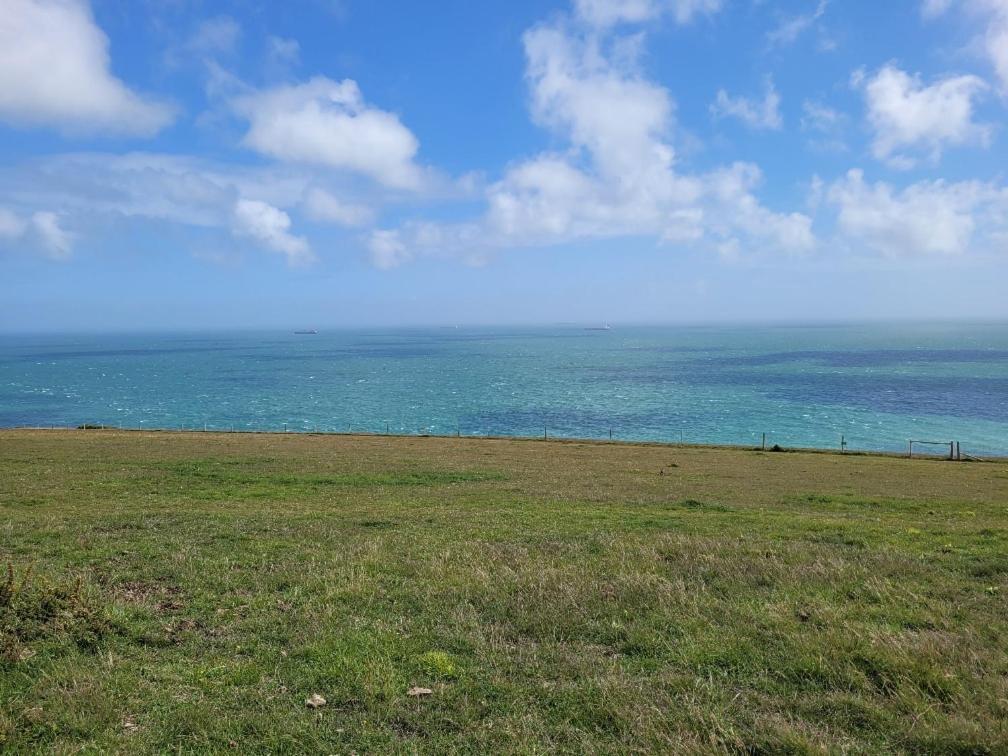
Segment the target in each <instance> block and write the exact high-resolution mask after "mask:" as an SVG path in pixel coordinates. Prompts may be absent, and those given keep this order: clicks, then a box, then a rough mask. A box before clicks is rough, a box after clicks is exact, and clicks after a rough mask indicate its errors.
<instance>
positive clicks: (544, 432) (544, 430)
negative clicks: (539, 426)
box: [543, 425, 546, 441]
mask: <svg viewBox="0 0 1008 756" xmlns="http://www.w3.org/2000/svg"><path fill="white" fill-rule="evenodd" d="M545 440H546V426H545V425H544V426H543V441H545Z"/></svg>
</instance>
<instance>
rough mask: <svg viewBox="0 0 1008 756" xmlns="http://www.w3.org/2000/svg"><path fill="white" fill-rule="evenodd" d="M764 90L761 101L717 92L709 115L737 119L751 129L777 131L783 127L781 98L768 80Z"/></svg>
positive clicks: (721, 91) (722, 91) (720, 91)
mask: <svg viewBox="0 0 1008 756" xmlns="http://www.w3.org/2000/svg"><path fill="white" fill-rule="evenodd" d="M765 90H766V91H765V93H764V95H763V99H762V100H753V99H749V98H747V97H731V96H729V95H728V93H727V92H725V91H724V90H723V89H721V90H718V93H717V99H715V100H714V102H713V104H712V105H711V113H712V114H713V115H714V116H715V117H716V118H727V117H730V118H738V119H739V120H740V121H742V123H744V124H746V125H747V126H748V127H749V128H751V129H759V130H767V129H768V130H778V129H780V128H782V127H783V126H784V119H783V118H782V117H781V114H780V102H781V98H780V95H779V94H778V93H777V90H776V88H774V85H773V81H771V80H770V79H767V81H766V86H765Z"/></svg>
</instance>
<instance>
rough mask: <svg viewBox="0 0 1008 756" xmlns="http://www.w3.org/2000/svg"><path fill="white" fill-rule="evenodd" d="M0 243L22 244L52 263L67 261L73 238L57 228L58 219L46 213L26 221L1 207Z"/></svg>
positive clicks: (33, 215)
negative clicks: (53, 261) (12, 242)
mask: <svg viewBox="0 0 1008 756" xmlns="http://www.w3.org/2000/svg"><path fill="white" fill-rule="evenodd" d="M0 241H8V242H11V241H14V242H25V243H27V244H28V245H29V247H31V248H34V249H36V250H37V251H40V252H41V253H42V254H43V255H45V256H46V257H48V258H50V259H52V260H66V259H68V258H69V257H70V255H71V254H72V252H73V235H72V234H70V233H68V232H67V231H66V230H64V229H63V228H62V226H61V225H60V216H59V215H57V214H56V213H54V212H50V211H48V210H39V211H37V212H35V213H32V215H31V216H29V217H28V218H27V219H25V218H22V217H20V216H19V215H17V214H16V213H14V212H12V211H10V210H8V209H6V208H4V207H0Z"/></svg>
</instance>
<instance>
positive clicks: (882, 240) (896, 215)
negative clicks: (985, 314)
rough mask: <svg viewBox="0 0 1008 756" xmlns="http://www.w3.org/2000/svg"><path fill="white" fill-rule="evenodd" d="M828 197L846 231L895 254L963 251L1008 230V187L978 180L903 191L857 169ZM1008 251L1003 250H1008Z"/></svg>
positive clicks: (913, 186) (937, 183) (914, 186)
mask: <svg viewBox="0 0 1008 756" xmlns="http://www.w3.org/2000/svg"><path fill="white" fill-rule="evenodd" d="M827 199H828V201H829V202H830V203H832V204H833V205H834V206H835V207H836V208H837V225H838V229H839V230H840V232H841V233H842V234H843V235H844V236H845V237H846V238H847V239H849V240H850V241H853V242H854V243H856V244H857V245H863V246H866V247H868V248H869V249H872V250H874V251H876V252H879V253H881V254H883V255H886V256H889V257H910V256H921V255H925V256H926V255H931V256H935V255H943V256H955V255H962V254H965V253H966V252H968V251H970V249H971V248H972V247H973V246H978V247H981V248H984V249H992V245H991V242H992V241H993V240H995V239H997V238H998V237H999V236H1002V237H1003V235H1004V233H1005V231H1008V190H1006V189H1003V188H997V187H995V186H993V185H991V184H984V183H981V182H976V181H964V182H958V183H948V182H945V181H921V182H918V183H915V184H911V185H910V186H908V187H905V188H903V189H896V188H894V187H892V186H891V185H889V184H886V183H884V182H878V183H875V184H871V183H869V182H866V181H865V179H864V174H863V172H862V171H860V170H852V171H850V172H848V174H847V175H846V176H845V177H844V178H843V179H841V180H839V181H837V182H835V183H834V184H833V185H832V186H831V187H830V188H829V191H828V192H827ZM1002 251H1003V250H1002Z"/></svg>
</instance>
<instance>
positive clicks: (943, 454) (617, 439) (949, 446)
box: [15, 421, 1006, 462]
mask: <svg viewBox="0 0 1008 756" xmlns="http://www.w3.org/2000/svg"><path fill="white" fill-rule="evenodd" d="M15 429H23V430H63V431H106V430H119V431H133V432H136V431H147V432H151V433H197V432H198V433H245V434H269V433H281V434H302V435H327V436H389V437H417V438H470V439H478V438H484V439H515V440H530V439H538V440H540V441H581V442H596V443H597V442H605V441H609V442H612V443H630V444H649V445H661V446H682V447H695V448H712V447H713V448H730V449H749V450H758V451H764V452H765V451H770V452H783V451H819V452H837V453H840V454H881V455H887V456H906V457H908V458H914V457H918V458H921V457H923V458H930V459H936V458H937V459H947V460H955V461H969V462H983V461H988V460H990V459H1004V458H1006V457H1001V456H1000V455H999V456H997V457H991V456H990V455H985V456H983V457H980V456H977V455H974V454H969V453H967V452H964V451H962V445H961V442H960V441H956V440H950V441H934V440H921V439H907V441H906V452H905V453H904V452H900V451H898V450H895V449H888V450H887V449H878V448H870V447H864V448H853V447H852V446H851V444H850V443H849V442H848V440H847V437H846V435H843V434H842V435H841V436H840V438H839V440H838V442H837V445H836V446H825V445H824V446H808V445H800V444H797V445H788V446H787V447H785V446H782V445H781V444H780V443H778V442H775V441H774V440H773V438H774V437H773V435H772V434H767V433H765V432H760V433H759V434H755V433H752V434H750V436H751V437H752V438H755V437H757V435H758V438H759V442H758V443H753V442H752V441H749V442H742V443H731V442H724V441H710V440H699V439H691V438H689V436H688V434H687V432H686V431H685V430H679V431H676V432H675V434H677V435H678V441H676V440H675V438H671V439H669V438H665V439H649V438H638V437H633V436H621V435H620V434H618V433H616V432H615V428H613V427H610V428H608V429H607V432H606V433H605V434H603V435H600V436H598V435H597V436H579V435H571V434H566V433H555V432H552V431H551V429H550V427H549V425H548V424H544V425H543V426H542V433H541V434H519V433H493V432H491V433H485V432H466V433H463V432H462V428H461V426H458V427H456V429H455V432H454V433H445V432H435V431H434V430H432V429H430V428H426V429H425V428H419V429H417V430H416V431H409V430H406V429H404V428H403V427H397V428H393V427H392V424H391V423H385V424H384V428H383V429H382V428H378V429H376V428H375V427H374V426H369V425H363V424H362V425H359V426H354V425H353V424H352V423H350V424H347V426H346V429H345V430H343V429H335V428H333V427H332V426H330V427H325V426H321V427H320V426H318V425H311V424H309V425H305V424H303V423H290V422H288V423H278V424H277V425H276V426H275V427H267V426H259V427H252V426H250V425H248V424H245V425H236V424H233V423H231V424H223V425H222V424H210V423H203V424H202V425H200V424H198V423H193V424H190V425H188V426H187V425H186V424H185V423H180V424H179V425H178V426H177V427H171V426H155V425H153V424H149V423H146V422H144V421H140V422H139V423H136V424H126V423H90V422H86V423H80V424H73V423H49V424H44V425H21V426H15ZM922 447H923V448H924V450H923V451H922V450H921V448H922ZM946 450H947V451H946Z"/></svg>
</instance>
